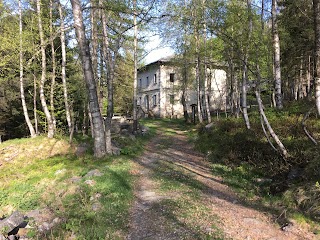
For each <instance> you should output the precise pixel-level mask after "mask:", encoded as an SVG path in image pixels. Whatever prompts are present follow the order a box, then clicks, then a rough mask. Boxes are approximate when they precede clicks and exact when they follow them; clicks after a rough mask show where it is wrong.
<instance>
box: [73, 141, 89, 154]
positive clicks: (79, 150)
mask: <svg viewBox="0 0 320 240" xmlns="http://www.w3.org/2000/svg"><path fill="white" fill-rule="evenodd" d="M88 148H89V144H87V143H82V144H80V145H79V146H77V149H76V152H75V154H76V156H77V157H82V156H83V155H84V154H85V153H86V151H87V150H88Z"/></svg>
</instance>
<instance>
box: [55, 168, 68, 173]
mask: <svg viewBox="0 0 320 240" xmlns="http://www.w3.org/2000/svg"><path fill="white" fill-rule="evenodd" d="M66 171H67V169H65V168H63V169H59V170H57V171H56V172H55V173H54V175H60V174H62V173H65V172H66Z"/></svg>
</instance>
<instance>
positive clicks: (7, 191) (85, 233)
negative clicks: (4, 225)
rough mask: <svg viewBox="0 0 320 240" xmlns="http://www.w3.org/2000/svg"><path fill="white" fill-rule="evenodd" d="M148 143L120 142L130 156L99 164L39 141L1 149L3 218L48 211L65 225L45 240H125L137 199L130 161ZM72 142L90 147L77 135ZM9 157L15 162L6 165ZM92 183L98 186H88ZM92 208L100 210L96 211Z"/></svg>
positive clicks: (58, 143)
mask: <svg viewBox="0 0 320 240" xmlns="http://www.w3.org/2000/svg"><path fill="white" fill-rule="evenodd" d="M147 140H148V137H143V138H142V137H138V138H137V139H136V140H135V141H133V140H132V141H128V139H122V141H123V142H121V144H122V146H123V147H127V148H128V149H131V151H132V152H131V153H132V154H131V153H128V155H126V156H124V155H120V156H112V157H107V158H104V159H100V160H99V161H95V160H94V158H93V155H92V153H90V151H88V152H87V153H86V154H85V155H84V156H81V157H76V156H75V155H73V153H72V152H73V151H74V150H73V148H72V146H70V145H69V144H68V143H67V141H65V140H63V139H50V140H49V139H47V138H45V137H37V138H34V139H16V140H9V141H6V142H4V143H3V144H2V145H1V149H0V151H1V152H3V153H4V155H3V157H2V156H1V157H0V163H2V164H3V165H1V174H0V192H1V194H0V216H7V215H8V214H10V213H11V212H12V211H13V210H20V211H27V210H31V209H41V208H50V209H51V210H52V211H53V212H54V214H55V215H56V216H59V217H60V218H61V219H64V221H63V222H62V223H61V224H60V225H59V226H57V228H55V229H54V230H53V232H52V233H49V234H48V235H47V236H46V238H47V239H66V238H67V236H68V234H69V233H71V232H73V233H75V235H76V236H77V238H78V239H92V238H94V239H123V238H124V236H125V235H126V234H127V233H126V231H127V227H128V214H129V208H130V206H131V203H132V199H133V193H132V182H133V176H132V175H131V174H130V172H129V171H130V169H131V168H132V164H131V163H132V162H131V161H130V159H131V158H132V157H134V156H136V154H138V153H140V152H141V150H142V146H143V144H144V143H145V142H146V141H147ZM118 141H119V142H120V140H118ZM74 142H75V144H78V143H81V142H89V145H90V139H88V138H83V137H81V136H77V135H76V136H75V141H74ZM137 146H139V148H138V150H134V149H135V148H136V147H137ZM15 153H18V154H15ZM5 157H6V158H11V157H12V160H10V161H9V162H4V158H5ZM92 169H99V171H100V172H101V173H102V174H103V175H102V176H100V177H98V176H97V177H92V178H84V176H85V175H86V174H87V173H88V172H89V171H90V170H92ZM74 176H78V177H81V179H80V181H79V182H73V181H71V180H70V178H72V177H74ZM88 179H91V180H93V181H94V182H95V184H94V185H93V186H89V185H88V184H86V183H85V181H86V180H88ZM94 206H95V207H97V208H98V210H93V208H94ZM33 234H36V233H33ZM33 237H36V235H33Z"/></svg>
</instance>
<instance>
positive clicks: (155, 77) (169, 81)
mask: <svg viewBox="0 0 320 240" xmlns="http://www.w3.org/2000/svg"><path fill="white" fill-rule="evenodd" d="M208 66H210V68H209V67H208V68H207V76H208V86H207V92H208V102H209V106H210V111H215V110H223V109H225V108H226V104H227V103H226V97H227V96H226V95H227V94H226V80H227V74H226V71H225V66H222V65H221V66H218V65H217V64H210V65H208ZM202 78H203V77H202ZM203 89H204V86H202V90H201V97H202V103H204V90H203ZM183 93H184V95H185V101H186V106H187V111H188V113H189V114H191V112H192V106H196V105H197V84H196V77H195V64H181V61H180V62H179V61H177V60H174V58H172V57H170V58H163V59H160V60H158V61H155V62H152V63H150V64H147V65H145V66H143V67H141V68H140V69H139V70H138V96H137V97H138V108H139V114H140V116H142V117H143V116H150V115H152V116H155V117H161V118H165V117H170V118H181V117H183V113H184V111H183V104H182V95H183ZM204 105H205V104H202V106H204ZM203 108H204V107H202V111H203V112H205V109H203Z"/></svg>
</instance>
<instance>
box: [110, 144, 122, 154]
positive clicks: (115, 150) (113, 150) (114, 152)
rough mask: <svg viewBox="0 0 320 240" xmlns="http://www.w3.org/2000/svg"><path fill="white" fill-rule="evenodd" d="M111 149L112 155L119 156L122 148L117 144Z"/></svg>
mask: <svg viewBox="0 0 320 240" xmlns="http://www.w3.org/2000/svg"><path fill="white" fill-rule="evenodd" d="M111 151H112V155H115V156H119V155H120V153H121V149H120V148H118V147H116V146H112V147H111Z"/></svg>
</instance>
